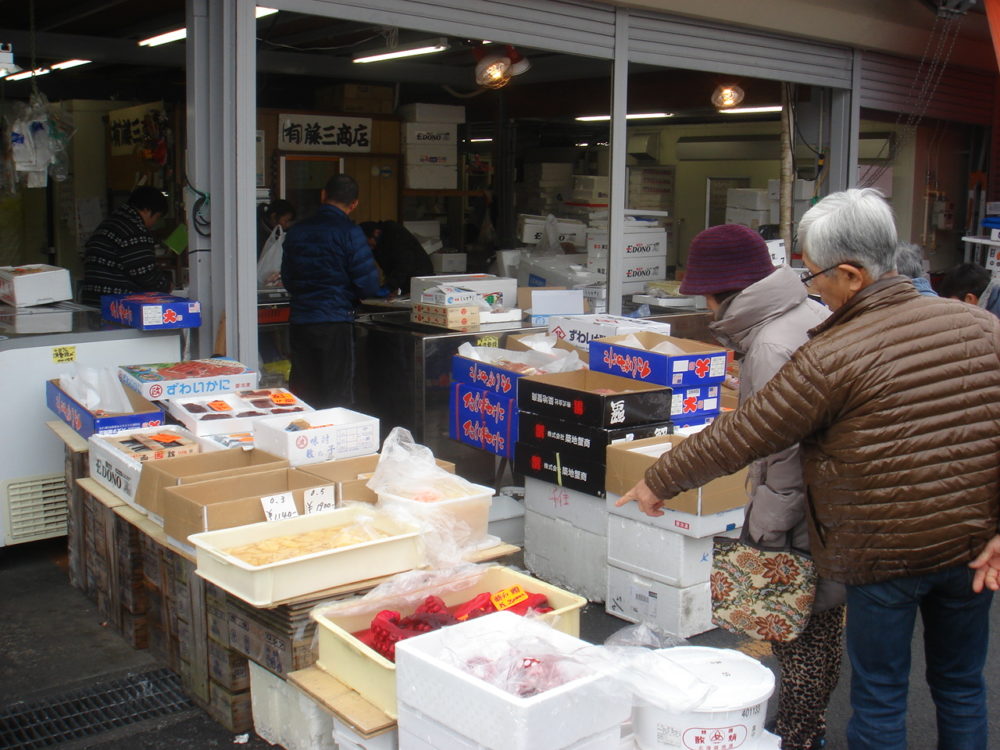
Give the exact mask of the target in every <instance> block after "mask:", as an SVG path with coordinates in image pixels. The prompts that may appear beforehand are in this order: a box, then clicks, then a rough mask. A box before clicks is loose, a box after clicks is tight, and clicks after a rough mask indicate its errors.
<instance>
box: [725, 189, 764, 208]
mask: <svg viewBox="0 0 1000 750" xmlns="http://www.w3.org/2000/svg"><path fill="white" fill-rule="evenodd" d="M726 207H727V208H745V209H748V210H750V211H766V210H767V191H766V190H764V189H763V188H729V189H728V190H727V191H726Z"/></svg>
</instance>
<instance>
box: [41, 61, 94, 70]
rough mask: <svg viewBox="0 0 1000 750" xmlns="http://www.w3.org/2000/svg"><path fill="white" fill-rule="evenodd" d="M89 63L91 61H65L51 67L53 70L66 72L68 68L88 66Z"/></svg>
mask: <svg viewBox="0 0 1000 750" xmlns="http://www.w3.org/2000/svg"><path fill="white" fill-rule="evenodd" d="M89 62H90V60H64V61H63V62H60V63H53V64H52V65H50V66H49V67H51V68H52V70H66V69H67V68H75V67H77V66H78V65H86V64H87V63H89Z"/></svg>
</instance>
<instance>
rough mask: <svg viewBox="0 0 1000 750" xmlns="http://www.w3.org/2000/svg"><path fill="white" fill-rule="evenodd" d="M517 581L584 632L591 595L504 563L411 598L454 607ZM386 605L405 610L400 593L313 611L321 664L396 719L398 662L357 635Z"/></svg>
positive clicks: (569, 628)
mask: <svg viewBox="0 0 1000 750" xmlns="http://www.w3.org/2000/svg"><path fill="white" fill-rule="evenodd" d="M514 585H518V586H520V587H521V588H523V589H524V590H525V591H529V592H531V593H537V594H545V596H546V598H547V599H548V600H549V606H550V607H552V612H549V613H546V614H544V615H541V616H540V617H539V619H541V620H543V621H545V622H551V623H552V626H553V627H555V628H557V629H559V630H561V631H562V632H564V633H568V634H569V635H572V636H576V635H579V633H580V610H581V609H583V606H584V605H585V604H586V603H587V601H586V599H584V598H583V597H581V596H577V595H576V594H572V593H570V592H568V591H563V590H562V589H559V588H557V587H555V586H553V585H551V584H548V583H545V582H544V581H539V580H537V579H535V578H532V577H531V576H528V575H525V574H524V573H519V572H517V571H515V570H511V569H510V568H505V567H502V566H500V565H492V566H490V567H488V568H486V570H485V571H479V570H478V569H476V570H475V571H474V572H472V573H469V574H465V575H462V576H457V577H455V578H453V579H450V580H448V581H446V582H445V583H442V584H439V585H437V586H429V587H427V588H424V589H421V590H417V591H412V592H409V593H408V597H407V598H408V599H409V600H410V601H413V602H414V604H413V607H411V608H410V611H412V608H415V607H416V604H419V603H420V602H421V601H423V599H424V598H426V597H427V596H431V595H435V596H440V597H441V598H442V599H443V600H444V602H445V604H447V605H448V606H449V607H453V606H455V605H457V604H462V603H463V602H467V601H469V600H470V599H472V598H473V597H474V596H476V595H478V594H481V593H483V592H484V591H490V592H496V591H500V590H501V589H506V588H509V587H511V586H514ZM359 605H360V606H359ZM383 609H395V610H397V611H401V604H400V600H399V599H398V598H396V597H392V598H383V599H377V598H376V599H372V600H371V601H366V600H361V599H353V600H350V601H347V602H344V603H338V604H335V605H333V606H331V607H328V608H326V609H317V610H313V612H312V613H311V616H312V618H313V619H314V620H316V623H317V628H316V634H317V643H318V655H317V658H316V663H317V664H318V665H319V667H320V668H322V669H323V670H325V671H326V672H328V673H330V674H331V675H333V676H334V677H335V678H337V679H338V680H340V681H341V682H343V683H344V684H345V685H347V686H348V687H350V688H353V689H354V690H356V691H358V692H359V693H360V694H361V695H362V696H363V697H364V698H365V700H367V701H368V702H369V703H371V704H373V705H375V706H377V707H378V708H379V709H381V710H382V711H385V713H387V714H388V715H389V716H391V717H393V718H396V665H395V664H393V663H392V662H391V661H389V660H388V659H386V658H385V657H384V656H382V655H381V654H379V653H378V652H376V651H375V650H374V649H372V648H369V647H368V646H366V645H365V644H364V643H362V642H361V641H360V640H358V639H357V638H355V637H354V636H353V635H351V634H352V633H357V632H359V631H362V630H366V629H367V628H368V627H369V626H370V624H371V621H372V618H373V617H374V616H375V615H376V614H378V613H379V612H381V611H382V610H383ZM407 614H408V612H407ZM417 637H420V636H417Z"/></svg>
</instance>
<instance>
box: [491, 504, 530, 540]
mask: <svg viewBox="0 0 1000 750" xmlns="http://www.w3.org/2000/svg"><path fill="white" fill-rule="evenodd" d="M488 531H489V533H490V536H495V537H499V538H500V539H501V540H502V541H504V542H506V543H507V544H514V545H517V546H518V547H520V546H522V545H523V544H524V505H523V504H522V503H519V502H518V501H517V500H515V499H514V498H512V497H509V496H508V495H495V496H494V497H493V504H492V505H491V506H490V525H489V529H488Z"/></svg>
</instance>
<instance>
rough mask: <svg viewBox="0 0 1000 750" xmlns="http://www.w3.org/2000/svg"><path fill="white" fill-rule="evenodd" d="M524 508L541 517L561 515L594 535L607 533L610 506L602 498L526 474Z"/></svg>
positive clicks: (571, 523) (573, 524) (560, 516)
mask: <svg viewBox="0 0 1000 750" xmlns="http://www.w3.org/2000/svg"><path fill="white" fill-rule="evenodd" d="M524 507H525V509H526V510H529V511H531V512H533V513H538V514H539V515H542V516H547V517H549V518H560V519H562V520H563V521H566V522H567V523H569V524H570V525H572V526H575V527H576V528H578V529H583V530H584V531H589V532H590V533H591V534H597V535H598V536H605V535H606V534H607V530H608V508H607V505H606V504H605V502H604V498H602V497H596V496H595V495H588V494H587V493H585V492H580V491H578V490H571V489H568V488H566V487H560V486H559V485H557V484H552V483H551V482H546V481H543V480H541V479H535V478H534V477H528V476H526V477H525V478H524Z"/></svg>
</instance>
